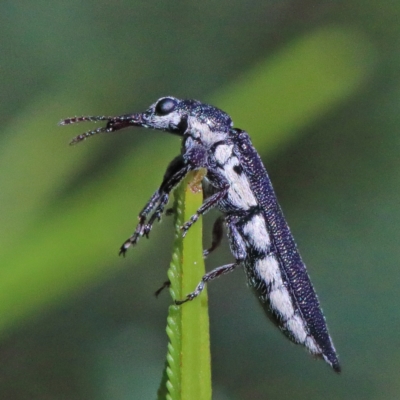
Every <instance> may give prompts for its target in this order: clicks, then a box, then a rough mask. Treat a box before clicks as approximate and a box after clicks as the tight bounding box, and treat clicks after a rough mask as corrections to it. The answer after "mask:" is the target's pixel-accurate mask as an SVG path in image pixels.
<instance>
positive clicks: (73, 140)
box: [69, 121, 110, 145]
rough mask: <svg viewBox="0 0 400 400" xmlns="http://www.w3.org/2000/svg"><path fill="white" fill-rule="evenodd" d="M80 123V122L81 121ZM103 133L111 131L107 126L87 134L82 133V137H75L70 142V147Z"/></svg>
mask: <svg viewBox="0 0 400 400" xmlns="http://www.w3.org/2000/svg"><path fill="white" fill-rule="evenodd" d="M79 122H80V121H79ZM102 132H110V130H109V129H108V128H107V127H106V126H102V127H100V128H97V129H93V130H92V131H87V132H84V133H81V134H80V135H78V136H76V137H74V138H73V139H72V140H71V141H70V142H69V144H70V145H74V144H77V143H79V142H81V141H82V140H85V139H86V138H88V137H90V136H93V135H96V134H98V133H102Z"/></svg>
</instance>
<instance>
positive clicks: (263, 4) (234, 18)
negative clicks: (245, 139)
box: [0, 0, 400, 400]
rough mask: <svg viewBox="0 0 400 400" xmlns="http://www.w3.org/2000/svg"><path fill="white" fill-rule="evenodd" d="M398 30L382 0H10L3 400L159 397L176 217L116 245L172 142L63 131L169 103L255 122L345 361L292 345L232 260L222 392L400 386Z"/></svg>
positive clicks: (128, 133)
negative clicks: (83, 119)
mask: <svg viewBox="0 0 400 400" xmlns="http://www.w3.org/2000/svg"><path fill="white" fill-rule="evenodd" d="M399 21H400V2H398V1H390V0H383V1H380V2H377V1H372V0H363V1H360V0H347V1H336V2H333V1H316V0H305V1H301V2H299V1H293V0H280V1H273V0H262V1H261V0H253V1H251V2H249V1H247V2H245V1H240V0H230V1H222V0H221V1H202V2H197V1H169V2H157V1H153V0H146V1H143V0H130V1H127V0H125V1H124V0H122V1H119V2H107V1H103V0H96V1H93V0H87V1H84V2H82V1H76V0H66V1H62V2H61V1H53V2H48V1H43V0H38V1H27V0H25V1H22V0H16V1H9V0H4V1H2V2H1V4H0V32H1V36H0V44H1V55H0V71H1V79H0V93H1V99H2V100H1V107H0V114H1V115H0V116H1V129H0V218H1V219H0V221H1V222H0V227H1V228H0V242H1V245H0V251H1V253H0V257H1V263H0V340H1V342H0V398H1V399H11V400H14V399H15V400H20V399H41V400H50V399H51V400H52V399H63V400H64V399H65V400H70V399H115V400H125V399H152V398H155V395H156V390H157V387H158V384H159V381H160V378H161V374H162V370H163V365H164V359H165V354H166V345H167V337H166V334H165V324H166V321H165V319H166V314H167V308H168V305H169V304H170V302H171V301H170V298H169V295H168V293H167V292H165V293H163V294H162V295H161V296H160V297H159V298H158V299H156V298H155V297H154V296H153V292H154V291H155V290H156V289H157V288H158V287H159V286H160V284H161V283H162V282H163V281H164V280H165V278H166V270H167V268H168V264H169V258H170V252H171V243H172V237H173V233H172V232H173V231H172V222H171V221H170V220H169V219H168V218H164V221H163V223H162V224H161V225H158V226H156V227H155V229H153V232H152V237H151V240H142V241H141V242H140V243H139V246H137V248H135V249H134V250H132V251H130V252H129V253H128V255H127V257H126V258H125V259H122V258H118V256H117V252H118V248H119V246H120V245H121V243H122V242H123V241H124V240H125V239H126V238H127V237H128V236H129V234H130V233H131V231H132V230H133V229H134V226H135V223H136V216H137V213H138V211H139V210H140V209H141V207H142V206H143V205H144V203H145V201H146V200H147V199H148V198H149V197H150V195H151V194H152V193H153V191H154V190H155V189H156V187H157V185H158V184H159V183H160V180H161V178H162V175H163V172H164V169H165V167H166V165H167V163H168V161H169V160H170V159H171V158H172V157H173V156H174V155H176V154H177V153H178V152H179V149H180V143H179V139H178V138H176V137H173V136H168V135H165V134H162V133H159V132H151V131H146V130H143V129H142V130H139V129H138V130H134V129H131V130H125V131H123V132H120V133H118V134H115V135H103V136H98V137H95V138H92V139H90V140H88V141H86V142H84V143H82V144H80V145H79V146H75V147H69V146H68V142H69V140H70V139H71V138H72V137H73V136H74V135H76V134H78V133H81V132H83V131H85V130H87V129H90V128H91V127H92V125H90V124H86V125H85V124H81V125H77V126H76V127H72V126H71V127H64V128H61V127H58V126H57V122H58V121H59V120H60V119H61V118H66V117H69V116H73V115H99V114H100V115H102V114H106V115H118V114H124V113H127V112H133V111H141V110H144V109H146V108H147V107H148V105H150V104H151V103H153V102H154V101H155V100H156V99H157V98H159V97H162V96H165V95H174V96H177V97H183V98H196V99H200V100H202V101H204V102H209V103H212V104H215V105H217V106H219V107H220V108H222V109H224V110H225V111H227V112H228V113H230V115H231V116H232V118H233V120H234V122H235V126H237V127H240V128H243V129H246V130H248V131H249V133H250V135H251V136H252V138H253V141H254V144H255V145H256V147H257V149H258V150H259V152H260V154H261V155H262V157H263V160H264V162H265V164H266V166H267V168H268V171H269V174H270V176H271V179H272V180H273V183H274V186H275V188H276V191H277V194H278V197H279V200H280V202H281V205H282V207H283V209H284V211H285V214H286V217H287V219H288V221H289V223H290V226H291V228H292V231H293V233H294V235H295V237H296V240H297V242H298V245H299V247H300V249H301V252H302V255H303V258H304V260H305V261H306V264H307V265H308V270H309V273H310V275H311V278H312V280H313V282H314V285H315V287H316V290H317V292H318V294H319V297H320V300H321V303H322V306H323V309H324V312H325V314H326V316H327V321H328V324H329V327H330V332H331V334H332V336H333V339H334V342H335V344H336V347H337V350H338V352H339V355H340V359H341V363H342V366H343V372H342V374H341V375H340V376H338V375H336V374H335V373H334V372H333V371H331V370H330V369H329V367H328V366H327V365H325V364H324V363H323V362H322V361H315V360H313V359H312V357H310V356H309V355H308V354H307V353H306V351H305V350H304V349H302V348H300V347H299V346H295V345H293V344H291V343H290V342H289V341H287V340H286V339H285V338H284V337H283V336H282V335H281V334H280V332H279V331H277V330H276V329H275V327H273V326H272V325H271V324H270V323H269V321H268V320H267V318H266V317H265V316H264V315H263V312H262V310H261V308H260V307H259V305H258V304H257V300H256V299H255V298H253V296H252V294H251V292H250V291H249V290H248V288H247V287H246V283H245V276H244V273H243V272H242V271H240V270H239V271H236V272H235V273H232V274H231V275H229V276H225V277H223V278H221V279H219V280H217V281H215V282H213V283H212V284H211V285H210V286H209V302H210V318H211V342H212V362H213V365H212V370H213V390H214V399H216V400H225V399H233V400H239V399H321V398H324V399H326V400H327V399H385V400H386V399H398V398H400V379H399V377H398V375H399V371H400V357H399V355H400V335H399V330H400V312H399V305H398V303H399V294H398V293H399V284H400V269H399V259H400V245H399V243H400V207H399V205H400V204H399V203H400V202H399V195H400V179H399V178H400V175H399V168H400V159H399V148H400V74H399V73H400V52H399V48H400V47H399V46H400V24H399ZM216 215H217V214H216V213H213V214H211V215H208V216H206V218H205V235H204V241H205V244H206V245H207V244H209V242H210V239H211V238H210V236H211V235H210V230H211V224H212V221H213V219H214V218H215V217H216ZM227 260H231V255H230V253H229V249H228V247H227V243H226V241H225V242H224V243H223V246H222V248H221V249H220V250H219V251H218V252H216V254H213V255H212V256H210V258H209V260H208V261H207V265H208V268H209V269H210V268H212V267H215V266H217V265H221V264H223V263H226V262H227Z"/></svg>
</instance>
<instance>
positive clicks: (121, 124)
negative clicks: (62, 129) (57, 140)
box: [58, 114, 135, 145]
mask: <svg viewBox="0 0 400 400" xmlns="http://www.w3.org/2000/svg"><path fill="white" fill-rule="evenodd" d="M97 121H107V125H106V126H103V127H100V128H97V129H93V130H91V131H87V132H84V133H81V134H80V135H78V136H76V137H75V138H73V139H72V140H71V142H70V143H69V144H71V145H73V144H76V143H79V142H81V141H82V140H85V139H86V138H88V137H90V136H93V135H96V134H98V133H103V132H115V131H119V130H120V129H123V128H126V127H129V126H132V125H135V123H134V119H133V118H132V115H129V114H127V115H121V116H119V117H107V116H104V115H101V116H83V117H72V118H66V119H63V120H61V121H60V122H59V123H58V125H71V124H76V123H78V122H97Z"/></svg>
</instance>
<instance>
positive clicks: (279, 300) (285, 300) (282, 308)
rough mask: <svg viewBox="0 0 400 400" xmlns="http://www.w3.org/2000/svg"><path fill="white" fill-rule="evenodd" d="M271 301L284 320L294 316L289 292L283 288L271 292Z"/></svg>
mask: <svg viewBox="0 0 400 400" xmlns="http://www.w3.org/2000/svg"><path fill="white" fill-rule="evenodd" d="M269 299H270V302H271V307H272V308H273V309H274V310H275V311H276V312H277V313H278V314H280V315H281V316H282V318H283V319H286V320H287V319H290V318H292V316H293V314H294V308H293V304H292V299H291V298H290V294H289V292H288V290H287V289H286V288H285V287H284V286H281V287H280V288H279V289H275V290H273V291H271V292H270V294H269Z"/></svg>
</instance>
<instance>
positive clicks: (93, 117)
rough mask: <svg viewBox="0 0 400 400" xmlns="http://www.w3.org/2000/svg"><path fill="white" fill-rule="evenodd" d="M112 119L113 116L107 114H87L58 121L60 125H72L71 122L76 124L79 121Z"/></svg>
mask: <svg viewBox="0 0 400 400" xmlns="http://www.w3.org/2000/svg"><path fill="white" fill-rule="evenodd" d="M111 119H113V117H106V116H105V115H98V116H91V115H86V116H83V117H72V118H66V119H63V120H61V121H60V122H59V123H58V125H71V124H76V123H78V122H97V121H109V120H111Z"/></svg>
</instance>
